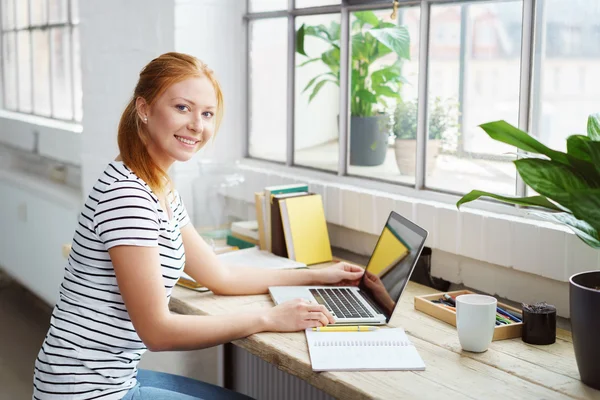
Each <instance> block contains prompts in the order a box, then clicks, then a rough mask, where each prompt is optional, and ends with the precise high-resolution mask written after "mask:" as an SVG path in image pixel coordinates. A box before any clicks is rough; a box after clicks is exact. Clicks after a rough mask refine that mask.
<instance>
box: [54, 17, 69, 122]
mask: <svg viewBox="0 0 600 400" xmlns="http://www.w3.org/2000/svg"><path fill="white" fill-rule="evenodd" d="M70 29H71V28H68V27H65V28H53V29H51V31H50V35H51V37H52V51H53V55H52V75H53V76H52V104H53V112H54V115H53V117H56V118H60V119H72V118H73V102H72V99H73V88H72V86H71V59H70V52H71V46H70V41H69V30H70Z"/></svg>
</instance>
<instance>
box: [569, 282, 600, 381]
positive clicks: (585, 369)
mask: <svg viewBox="0 0 600 400" xmlns="http://www.w3.org/2000/svg"><path fill="white" fill-rule="evenodd" d="M569 301H570V311H571V330H572V334H573V347H574V348H575V358H576V360H577V368H578V369H579V375H580V376H581V381H582V382H583V383H585V384H586V385H588V386H590V387H593V388H594V389H598V390H600V340H599V337H600V318H599V317H598V316H599V315H600V271H589V272H582V273H579V274H575V275H573V276H571V278H570V279H569Z"/></svg>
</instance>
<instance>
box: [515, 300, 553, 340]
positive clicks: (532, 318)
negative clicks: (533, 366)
mask: <svg viewBox="0 0 600 400" xmlns="http://www.w3.org/2000/svg"><path fill="white" fill-rule="evenodd" d="M521 338H522V339H523V341H524V342H525V343H529V344H552V343H554V342H555V341H556V308H554V307H552V309H551V310H542V311H536V312H532V311H530V310H528V309H527V308H525V307H523V330H522V334H521Z"/></svg>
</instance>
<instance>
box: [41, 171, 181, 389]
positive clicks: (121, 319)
mask: <svg viewBox="0 0 600 400" xmlns="http://www.w3.org/2000/svg"><path fill="white" fill-rule="evenodd" d="M170 198H171V201H170V206H171V209H172V211H173V219H172V220H171V221H169V217H168V214H167V213H166V212H165V211H164V210H162V209H161V206H160V203H159V201H158V198H157V197H156V196H155V195H154V193H153V192H152V190H151V189H150V188H149V187H148V185H147V184H146V183H145V182H144V181H142V180H141V179H140V178H138V177H137V176H136V175H135V174H134V173H133V172H132V171H131V170H129V169H128V168H127V166H125V165H124V164H123V163H122V162H118V161H114V162H111V163H110V164H109V165H108V167H107V168H106V170H105V171H104V173H103V175H102V176H101V177H100V179H98V182H96V185H95V186H94V188H93V190H92V192H91V193H90V195H89V197H88V199H87V201H86V203H85V206H84V208H83V211H82V212H81V215H80V217H79V224H78V226H77V228H76V231H75V235H74V237H73V242H72V249H71V253H70V255H69V259H68V261H67V265H66V268H65V276H64V279H63V282H62V284H61V287H60V298H59V301H58V303H57V304H56V306H55V307H54V310H53V312H52V317H51V320H50V329H49V331H48V334H47V335H46V339H45V340H44V343H43V345H42V348H41V350H40V352H39V354H38V358H37V360H36V362H35V372H34V380H33V386H34V391H33V398H34V399H40V400H46V399H53V400H54V399H103V400H108V399H121V398H122V397H123V396H124V395H125V394H126V393H127V391H128V390H129V389H130V388H131V387H133V386H134V385H135V383H136V380H135V376H136V372H137V364H138V362H139V360H140V358H141V356H142V354H143V353H144V352H145V351H146V346H145V345H144V343H142V341H141V340H140V338H139V336H138V335H137V333H136V332H135V329H134V327H133V324H132V323H131V320H130V318H129V314H128V313H127V309H126V308H125V304H124V303H123V299H122V298H121V294H120V293H119V287H118V286H117V280H116V277H115V272H114V269H113V266H112V263H111V260H110V256H109V253H108V249H110V248H111V247H113V246H118V245H132V246H151V247H158V249H159V252H160V263H161V265H160V268H161V274H162V277H163V283H164V287H165V292H166V296H167V298H169V297H170V296H171V290H172V288H173V286H175V283H176V282H177V280H178V279H179V276H180V275H181V271H182V270H183V266H184V263H185V252H184V248H183V242H182V239H181V232H180V228H181V227H183V226H184V225H186V224H187V223H189V218H188V215H187V213H186V211H185V207H184V206H183V203H182V201H181V198H180V196H179V194H178V193H177V192H174V193H172V196H170ZM135 267H136V265H135V263H132V265H131V268H135ZM157 267H158V266H157Z"/></svg>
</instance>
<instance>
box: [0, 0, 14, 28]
mask: <svg viewBox="0 0 600 400" xmlns="http://www.w3.org/2000/svg"><path fill="white" fill-rule="evenodd" d="M15 1H16V0H2V29H13V28H14V27H15V9H14V6H15V3H14V2H15Z"/></svg>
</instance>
